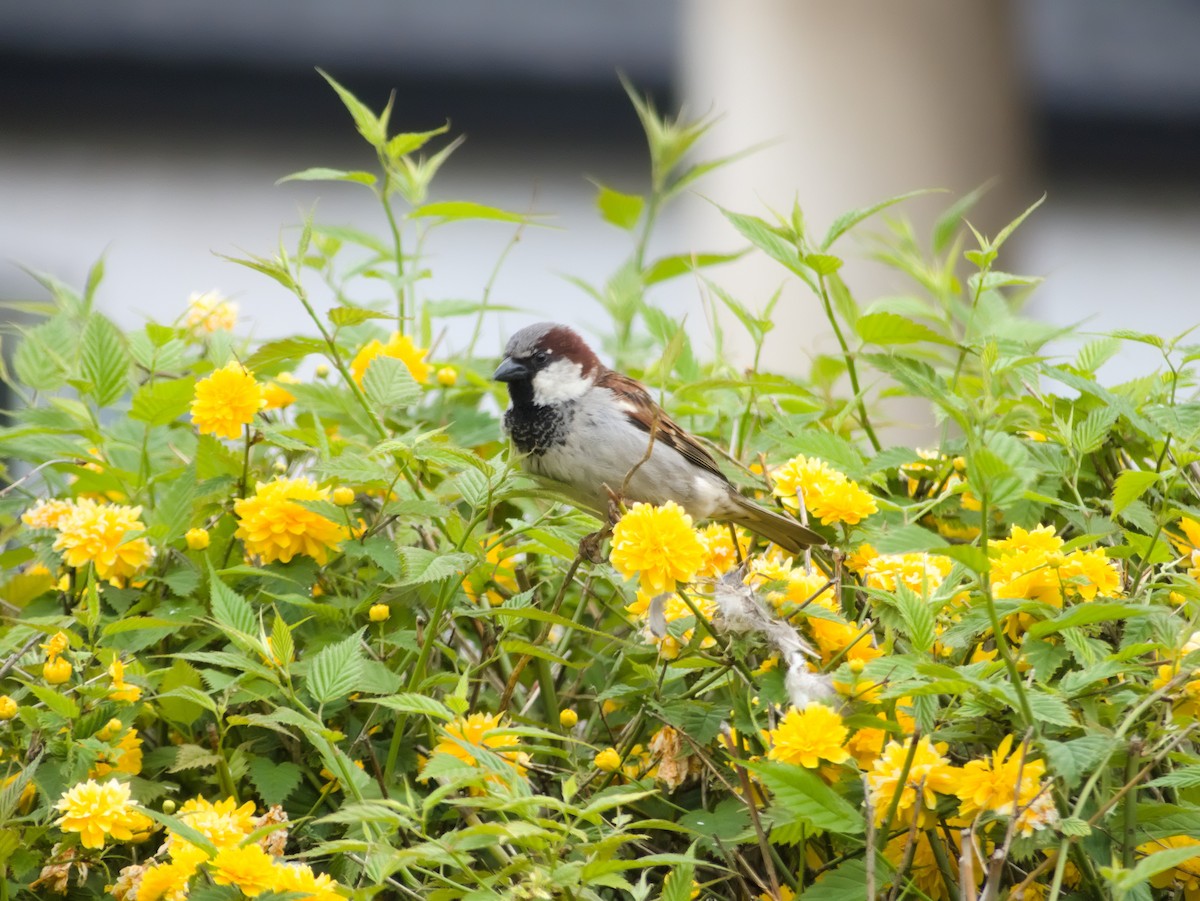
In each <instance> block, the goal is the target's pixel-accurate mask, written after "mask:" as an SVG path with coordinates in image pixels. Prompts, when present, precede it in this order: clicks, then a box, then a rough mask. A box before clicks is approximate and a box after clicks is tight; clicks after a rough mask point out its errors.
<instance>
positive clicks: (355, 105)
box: [317, 69, 387, 148]
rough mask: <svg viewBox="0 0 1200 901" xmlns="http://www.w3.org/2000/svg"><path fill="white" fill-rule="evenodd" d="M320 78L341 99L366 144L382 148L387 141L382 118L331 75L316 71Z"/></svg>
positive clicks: (319, 70) (385, 127)
mask: <svg viewBox="0 0 1200 901" xmlns="http://www.w3.org/2000/svg"><path fill="white" fill-rule="evenodd" d="M317 71H318V72H319V73H320V74H321V77H322V78H324V79H325V80H326V81H327V82H329V84H330V86H331V87H332V88H333V89H334V90H335V91H337V95H338V96H339V97H340V98H341V99H342V103H343V104H344V105H345V107H346V109H347V110H348V111H349V112H350V116H351V118H352V119H354V127H355V128H357V129H358V133H359V134H360V135H362V136H363V137H364V138H365V139H366V141H367V143H368V144H370V145H371V146H372V147H376V148H383V146H384V144H385V142H386V141H387V126H386V124H385V122H384V118H383V117H381V116H376V115H375V114H374V113H373V112H371V111H370V109H368V108H367V106H366V104H364V103H363V102H362V101H361V100H359V99H358V98H357V97H355V96H354V95H353V94H351V93H350V92H349V91H348V90H346V89H345V88H344V87H342V86H341V85H340V84H338V83H337V82H336V81H335V80H334V78H333V76H332V75H329V74H328V73H327V72H325V71H323V70H321V69H317Z"/></svg>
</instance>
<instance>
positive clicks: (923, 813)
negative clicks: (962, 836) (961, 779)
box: [867, 735, 958, 827]
mask: <svg viewBox="0 0 1200 901" xmlns="http://www.w3.org/2000/svg"><path fill="white" fill-rule="evenodd" d="M910 745H911V739H910V740H909V741H908V742H906V743H905V744H900V742H897V741H889V742H888V743H887V747H885V748H884V749H883V753H882V754H881V755H880V756H879V759H877V760H876V761H875V763H874V765H873V766H872V767H871V770H870V772H869V773H868V774H867V785H868V786H869V788H870V796H871V807H872V808H873V809H874V811H875V822H876V824H877V825H882V824H883V821H884V819H886V818H887V813H888V808H889V807H890V806H891V803H892V798H894V797H895V796H896V793H897V791H899V793H900V801H899V804H898V805H897V807H896V820H895V821H894V823H893V825H903V824H907V823H911V822H912V819H913V808H914V806H916V805H918V804H919V805H920V807H919V811H920V821H919V822H920V824H921V826H922V827H926V826H932V825H933V812H934V808H935V807H936V805H937V798H936V797H935V793H936V794H942V795H948V794H953V792H954V785H955V779H956V777H957V773H958V771H957V770H956V769H955V768H954V767H953V766H951V765H950V762H949V761H948V760H947V759H946V758H945V757H944V756H943V754H944V753H945V749H946V746H945V745H944V744H941V745H934V744H933V742H931V741H930V740H929V736H927V735H926V736H922V737H921V740H920V741H919V742H918V743H917V749H916V753H915V754H914V755H913V760H912V765H911V766H910V767H909V770H908V778H907V779H906V780H905V781H904V784H903V786H901V784H900V774H901V772H902V771H903V770H904V761H905V760H906V759H907V758H908V752H909V747H910ZM918 792H920V795H918Z"/></svg>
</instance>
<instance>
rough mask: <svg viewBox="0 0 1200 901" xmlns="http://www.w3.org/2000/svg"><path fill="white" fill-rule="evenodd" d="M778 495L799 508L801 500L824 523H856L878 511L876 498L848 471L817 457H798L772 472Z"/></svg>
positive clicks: (791, 505) (795, 508)
mask: <svg viewBox="0 0 1200 901" xmlns="http://www.w3.org/2000/svg"><path fill="white" fill-rule="evenodd" d="M771 478H772V482H773V490H774V492H775V496H776V497H778V498H780V499H781V500H782V501H783V504H784V506H785V507H788V508H789V509H791V510H796V511H798V510H799V509H800V501H801V500H803V501H804V509H805V510H807V511H808V513H809V514H810V515H811V516H816V517H817V518H819V519H820V520H821V522H822V523H823V524H824V525H831V524H832V523H835V522H844V523H846V524H847V525H855V524H856V523H859V522H861V521H862V520H864V519H866V518H867V517H868V516H870V515H871V514H872V513H875V512H876V511H878V509H879V508H878V507H877V506H876V504H875V498H873V497H871V495H870V494H869V493H868V492H866V491H864V490H863V489H862V488H861V487H860V486H859V485H858V483H856V482H853V481H851V480H850V479H848V478H846V476H845V474H844V473H841V472H838V471H837V470H836V469H833V468H831V467H830V466H829V464H827V463H826V462H825V461H823V460H818V459H816V458H815V457H812V458H806V457H804V456H798V457H794V458H792V459H791V460H789V461H788V462H786V463H784V464H783V465H782V466H780V467H779V468H778V469H776V470H775V471H774V472H772V473H771Z"/></svg>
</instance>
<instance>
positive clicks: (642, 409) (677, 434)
mask: <svg viewBox="0 0 1200 901" xmlns="http://www.w3.org/2000/svg"><path fill="white" fill-rule="evenodd" d="M596 385H597V387H602V388H607V389H608V390H609V391H611V392H612V393H613V394H614V395H615V396H616V398H617V400H618V401H619V402H620V403H621V405H622V407H623V409H624V411H625V415H626V416H627V417H628V418H629V421H630V422H631V423H633V424H634V425H635V426H637V427H638V428H639V429H641V430H642V431H643V432H647V433H652V434H653V435H654V440H655V441H661V442H662V443H663V444H665V445H666V446H667V447H670V448H672V449H673V450H675V451H678V452H679V453H680V454H682V455H683V457H684V459H686V460H687V461H688V462H689V463H692V464H693V465H695V466H698V467H700V468H701V469H703V470H706V471H708V472H711V473H712V474H713V475H715V476H717V477H718V478H719V479H721V481H723V482H726V483H728V482H729V479H728V478H726V476H725V473H723V472H721V469H720V467H719V466H717V461H716V460H714V459H713V457H712V454H710V453H709V452H708V451H706V450H705V449H704V448H703V447H702V446H701V444H700V442H698V441H697V440H696V439H695V438H694V437H692V435H690V434H689V433H688V432H687V431H686V430H685V429H684V428H683V427H682V426H680V425H679V424H678V423H677V422H675V421H674V420H673V419H671V417H670V416H668V415H667V414H666V413H665V412H663V408H662V407H660V406H659V405H658V404H656V403H655V402H654V398H652V397H651V396H650V392H649V391H647V390H646V388H645V386H643V385H642V384H641V382H638V381H636V380H635V379H631V378H629V377H628V376H625V375H621V374H620V373H619V372H613V371H612V370H611V369H610V370H608V371H607V372H605V373H604V374H603V375H602V376H601V377H600V378H599V379H597V380H596Z"/></svg>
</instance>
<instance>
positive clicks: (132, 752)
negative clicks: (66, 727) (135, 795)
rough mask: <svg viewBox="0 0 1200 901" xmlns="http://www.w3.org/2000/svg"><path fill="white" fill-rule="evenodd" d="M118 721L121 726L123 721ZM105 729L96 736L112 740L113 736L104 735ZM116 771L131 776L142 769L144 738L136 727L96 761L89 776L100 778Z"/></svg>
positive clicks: (104, 739)
mask: <svg viewBox="0 0 1200 901" xmlns="http://www.w3.org/2000/svg"><path fill="white" fill-rule="evenodd" d="M116 722H117V725H118V727H120V725H121V721H120V720H117V721H116ZM104 731H106V730H102V731H101V732H100V733H98V734H97V736H96V737H97V738H101V740H102V741H111V740H112V736H111V735H109V736H104ZM102 736H104V737H102ZM114 771H115V772H118V773H128V774H129V775H130V776H136V775H137V774H138V773H140V772H141V771H142V739H141V737H140V736H139V735H138V734H137V730H136V729H130V730H129V731H128V732H126V733H125V734H124V735H122V736H121V740H120V741H119V742H117V743H116V745H115V746H114V747H113V749H112V751H111V752H109V753H108V754H106V755H105V756H104V757H102V758H101V759H100V760H97V761H96V763H95V764H94V765H93V766H92V769H91V771H90V772H89V773H88V776H90V777H92V778H93V779H98V778H100V777H101V776H107V775H108V774H109V773H112V772H114Z"/></svg>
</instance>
